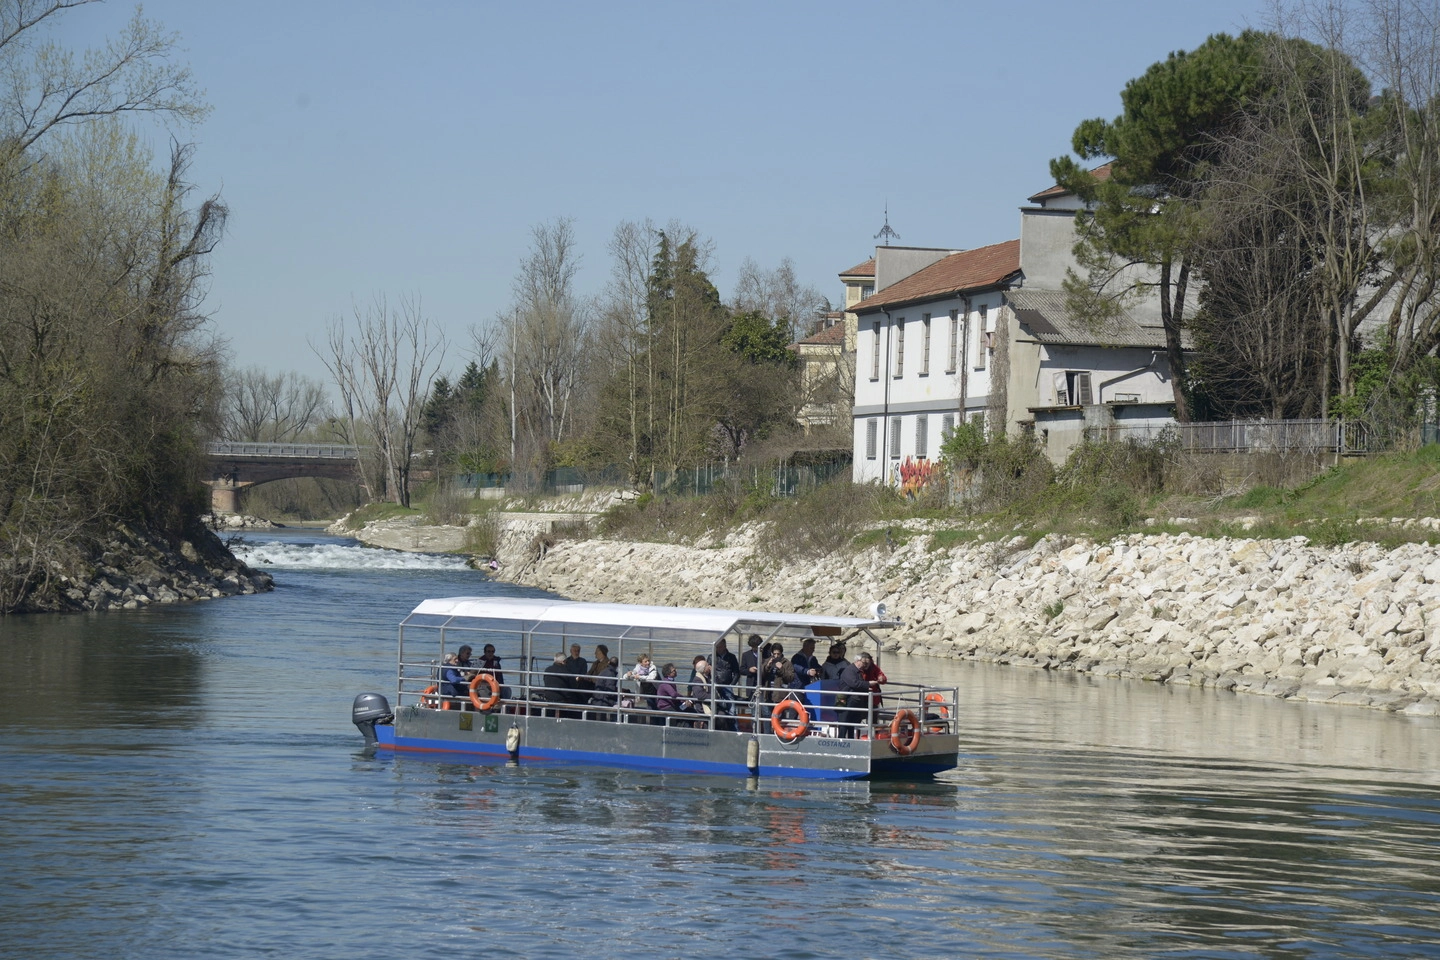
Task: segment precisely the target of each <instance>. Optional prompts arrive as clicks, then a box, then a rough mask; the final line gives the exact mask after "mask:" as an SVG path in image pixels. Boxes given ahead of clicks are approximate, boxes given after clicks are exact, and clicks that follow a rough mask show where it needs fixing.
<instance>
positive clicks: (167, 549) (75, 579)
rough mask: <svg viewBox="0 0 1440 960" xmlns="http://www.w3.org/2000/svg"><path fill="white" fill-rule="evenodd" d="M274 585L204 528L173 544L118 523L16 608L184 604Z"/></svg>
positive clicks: (50, 609)
mask: <svg viewBox="0 0 1440 960" xmlns="http://www.w3.org/2000/svg"><path fill="white" fill-rule="evenodd" d="M273 587H274V582H273V581H272V579H271V577H270V575H269V574H268V573H265V572H263V571H260V570H252V569H250V568H249V567H248V566H246V565H245V564H244V563H242V562H240V561H239V560H237V559H235V557H234V556H232V555H231V553H230V551H229V550H228V549H226V547H225V545H224V543H222V542H221V540H220V538H219V537H217V536H216V535H215V534H214V533H213V532H211V531H210V530H208V529H205V528H203V527H197V528H196V529H195V530H193V531H191V533H190V534H189V536H188V538H187V539H184V540H180V541H178V542H174V543H172V542H171V541H169V540H167V539H166V538H164V537H162V536H159V535H157V534H154V533H151V532H148V531H144V530H138V529H134V528H132V527H128V526H124V525H120V526H117V527H116V528H115V529H114V530H112V531H111V532H110V533H108V534H107V535H106V536H104V537H103V538H102V539H101V540H100V541H99V542H98V543H96V544H95V545H94V546H93V547H92V548H91V549H90V550H88V551H85V552H84V553H77V554H76V555H75V556H73V557H72V558H71V559H70V560H69V561H68V562H66V563H64V564H63V565H62V567H61V569H57V570H56V571H55V575H54V577H53V578H52V580H51V582H50V584H49V585H48V586H47V588H46V589H44V590H42V591H40V592H38V593H36V594H33V595H32V596H31V597H29V598H28V599H27V602H26V603H25V605H24V606H23V607H22V608H21V609H20V610H18V611H16V612H21V613H26V612H28V613H38V612H54V611H79V610H110V609H125V610H134V609H137V608H139V607H144V606H149V605H150V604H152V603H160V604H165V603H180V602H183V601H187V600H212V599H217V598H219V597H229V596H237V595H240V594H252V593H260V592H264V591H266V590H271V589H273Z"/></svg>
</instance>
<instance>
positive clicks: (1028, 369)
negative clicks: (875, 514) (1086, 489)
mask: <svg viewBox="0 0 1440 960" xmlns="http://www.w3.org/2000/svg"><path fill="white" fill-rule="evenodd" d="M1105 172H1108V171H1104V170H1103V168H1102V170H1101V171H1096V173H1097V175H1101V176H1103V175H1104V173H1105ZM1078 207H1079V201H1078V199H1077V198H1076V197H1075V196H1074V195H1073V194H1070V193H1068V192H1066V191H1064V190H1062V189H1060V188H1059V187H1052V188H1050V189H1049V190H1045V191H1042V192H1040V193H1038V194H1036V195H1034V196H1032V197H1031V198H1030V205H1029V206H1026V207H1023V208H1021V217H1020V238H1019V239H1018V240H1009V241H1006V242H1004V243H997V244H992V245H990V246H987V247H979V248H977V249H974V250H963V251H961V250H939V249H930V248H917V247H877V248H876V249H875V260H874V262H873V263H874V291H875V292H874V293H873V294H872V295H870V296H869V297H868V298H866V299H863V300H860V301H858V302H855V303H851V302H849V300H850V298H849V296H848V295H847V303H846V308H847V310H848V311H849V312H850V313H853V314H854V315H855V317H856V327H857V332H856V339H855V407H854V458H855V467H854V478H855V480H856V481H857V482H864V481H871V480H884V481H886V482H889V483H895V482H896V481H897V475H898V471H899V468H900V465H901V464H903V463H904V462H905V461H906V460H907V459H914V460H925V459H933V458H936V457H938V456H939V448H940V444H941V442H942V440H943V438H944V436H945V435H946V434H947V433H948V432H949V431H950V429H952V428H953V427H954V426H955V424H956V423H959V422H961V419H962V418H964V419H968V420H971V421H975V420H976V419H979V422H981V423H983V424H984V425H985V427H986V428H987V429H988V430H1005V431H1006V432H1007V433H1010V434H1012V435H1014V434H1018V433H1020V432H1021V431H1033V432H1034V433H1035V434H1036V435H1037V436H1039V437H1040V438H1041V440H1042V441H1043V442H1044V443H1045V445H1046V450H1047V452H1048V453H1049V455H1050V456H1051V458H1052V459H1055V460H1057V461H1060V460H1063V459H1064V458H1065V456H1066V454H1067V453H1068V452H1069V450H1070V448H1071V447H1073V446H1074V445H1075V444H1077V443H1079V442H1080V441H1081V440H1082V439H1083V438H1084V437H1085V435H1086V433H1087V431H1088V432H1089V433H1090V434H1091V435H1092V436H1093V435H1095V432H1096V431H1097V430H1104V429H1106V428H1108V427H1112V426H1114V425H1116V424H1123V423H1126V422H1129V423H1135V424H1145V425H1149V426H1151V427H1158V426H1160V425H1163V424H1164V423H1168V422H1173V412H1174V411H1173V401H1174V393H1173V388H1172V385H1171V381H1170V369H1169V364H1168V362H1167V360H1166V356H1165V332H1164V329H1163V327H1162V326H1161V323H1160V315H1159V307H1158V303H1156V301H1154V299H1153V298H1152V299H1150V300H1147V301H1143V302H1141V303H1139V304H1136V305H1134V306H1132V307H1131V308H1130V309H1128V310H1126V311H1123V312H1121V313H1120V315H1119V316H1117V317H1116V318H1115V319H1113V320H1111V321H1107V322H1105V323H1103V324H1095V325H1091V324H1087V323H1084V322H1082V321H1080V320H1078V319H1075V318H1074V317H1072V316H1071V314H1070V312H1069V311H1068V310H1067V309H1066V303H1065V293H1064V291H1063V283H1064V281H1065V277H1066V271H1067V269H1069V268H1071V267H1072V266H1073V265H1074V258H1073V255H1072V253H1071V250H1072V248H1073V247H1074V244H1075V231H1074V217H1075V211H1076V210H1077V209H1078ZM861 266H862V267H867V268H868V267H869V263H868V262H867V264H863V265H861ZM857 269H858V268H857ZM851 279H852V278H850V277H848V276H846V275H845V274H842V280H846V282H847V294H848V288H849V287H850V286H852V284H851V283H850V280H851Z"/></svg>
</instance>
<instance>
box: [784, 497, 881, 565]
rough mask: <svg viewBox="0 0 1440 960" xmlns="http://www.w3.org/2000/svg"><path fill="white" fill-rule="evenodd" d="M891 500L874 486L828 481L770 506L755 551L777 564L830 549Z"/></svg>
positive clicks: (870, 520)
mask: <svg viewBox="0 0 1440 960" xmlns="http://www.w3.org/2000/svg"><path fill="white" fill-rule="evenodd" d="M897 500H898V498H897V497H896V495H895V493H894V491H892V490H890V489H889V488H887V487H883V486H881V485H879V484H873V483H868V484H855V483H851V482H850V481H848V480H837V481H832V482H830V483H827V484H825V485H824V486H821V487H817V488H816V489H814V490H812V491H811V492H809V493H807V494H804V495H803V496H799V497H794V498H792V499H790V500H787V501H784V502H780V503H776V504H775V505H774V506H773V507H771V509H770V510H769V512H768V514H767V516H766V519H767V521H768V523H767V524H766V527H765V530H764V532H762V533H761V535H760V538H759V542H758V543H757V544H756V552H757V553H758V554H760V555H761V556H763V557H765V558H766V559H770V560H775V561H777V562H786V561H789V560H794V559H797V558H805V557H823V556H825V555H827V554H831V553H836V552H838V551H840V550H844V549H846V548H848V547H849V546H850V545H851V543H852V541H854V539H855V536H856V535H857V534H858V533H860V532H861V531H862V530H864V528H865V527H866V526H867V525H869V524H870V523H873V522H874V521H875V520H876V519H878V518H879V517H880V516H881V515H882V514H883V512H884V510H885V508H886V507H887V506H888V505H890V504H892V503H894V502H896V501H897Z"/></svg>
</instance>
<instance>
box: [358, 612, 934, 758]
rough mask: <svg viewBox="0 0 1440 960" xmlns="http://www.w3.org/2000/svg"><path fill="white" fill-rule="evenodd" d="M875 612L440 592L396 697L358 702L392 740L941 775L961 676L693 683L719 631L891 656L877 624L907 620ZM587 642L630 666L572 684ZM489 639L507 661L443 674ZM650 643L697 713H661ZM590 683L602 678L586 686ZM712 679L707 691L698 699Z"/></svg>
mask: <svg viewBox="0 0 1440 960" xmlns="http://www.w3.org/2000/svg"><path fill="white" fill-rule="evenodd" d="M872 613H873V616H871V617H869V618H860V617H829V616H814V615H810V614H801V613H758V612H755V611H751V610H708V609H700V608H690V607H647V606H632V605H628V604H618V603H581V602H573V601H561V600H553V599H549V598H521V597H504V598H490V597H452V598H447V599H434V600H426V601H424V602H423V603H421V604H420V605H419V606H417V607H416V608H415V609H414V610H413V611H412V612H411V613H410V615H409V616H407V617H406V618H405V619H404V621H402V622H401V624H400V635H399V657H398V682H397V686H396V702H395V704H394V706H393V709H392V707H391V704H390V703H389V701H388V700H387V699H386V698H385V697H384V696H382V695H381V694H376V693H365V694H361V695H359V696H358V697H356V698H355V703H354V705H353V708H352V711H351V718H352V720H353V721H354V723H355V725H356V726H357V727H359V728H360V731H361V733H362V734H363V735H364V736H365V738H366V740H367V742H370V743H373V744H374V745H375V746H377V747H378V748H380V749H385V750H406V751H430V752H438V753H456V754H470V755H480V756H487V757H500V758H509V759H511V760H531V759H534V760H557V761H580V762H589V763H603V764H610V765H618V766H629V767H642V768H648V769H655V770H675V771H686V772H694V773H709V774H722V775H737V776H784V777H809V778H819V779H854V778H860V777H868V776H873V775H886V776H889V775H898V776H927V775H931V774H934V773H937V772H939V771H942V770H948V769H951V768H953V767H954V766H956V763H957V761H958V753H959V737H958V734H957V733H956V729H955V721H956V702H955V701H956V693H957V691H956V689H955V688H954V687H936V686H929V685H924V684H909V683H886V684H885V686H884V688H883V689H882V690H881V691H880V694H879V697H878V699H879V701H880V702H876V700H877V698H876V697H875V696H867V695H865V694H863V693H862V694H858V695H855V694H844V693H841V692H839V691H837V690H836V688H835V687H836V685H835V683H834V682H832V681H826V682H823V683H819V682H817V683H813V684H811V685H810V686H809V687H808V688H804V689H798V690H793V689H788V688H787V689H781V688H749V687H745V686H733V687H729V688H726V687H720V686H716V685H713V684H712V685H709V686H708V687H707V688H703V689H699V690H697V691H691V690H689V689H688V687H687V680H688V679H689V678H690V676H691V666H692V662H693V661H694V659H695V657H696V655H697V654H700V655H703V656H705V657H706V658H714V657H715V656H716V653H717V647H718V644H719V642H720V641H724V642H725V643H726V648H727V649H728V650H729V651H733V652H734V655H735V656H737V657H738V656H739V655H740V654H741V653H742V652H743V651H745V650H746V649H747V645H748V643H749V641H750V638H752V637H759V638H760V640H761V643H762V644H772V643H779V644H782V645H783V648H784V651H785V657H786V658H787V659H788V658H789V657H790V656H792V655H793V654H795V653H797V652H798V651H799V650H800V647H801V644H802V643H804V642H805V641H806V640H813V641H815V644H816V648H817V650H816V656H817V658H818V659H820V660H822V661H823V660H824V659H825V656H826V653H827V652H828V650H829V648H830V645H831V644H832V643H836V642H843V643H845V644H846V645H847V654H848V655H849V656H857V655H858V654H859V653H860V652H861V651H862V650H864V651H868V652H870V653H871V655H872V656H874V657H875V658H877V661H878V658H879V654H880V642H879V639H878V636H877V634H879V633H881V632H883V631H885V630H889V629H892V628H894V627H896V626H899V625H900V624H899V622H898V621H895V620H886V619H884V608H883V606H880V605H876V607H875V608H872ZM575 644H578V645H580V647H581V649H582V650H583V651H584V653H585V654H586V655H589V654H590V653H591V652H592V651H593V650H594V648H595V647H597V646H600V645H604V646H605V647H607V648H608V651H609V655H610V656H611V657H612V658H614V659H615V660H616V661H617V662H618V664H619V665H620V666H619V671H618V672H619V674H620V676H619V677H614V678H606V677H604V676H601V677H598V678H597V677H583V676H577V675H576V674H575V673H574V672H573V669H572V672H570V673H569V674H568V677H569V679H568V680H567V679H566V677H562V676H560V675H559V674H560V673H562V672H563V671H562V670H561V664H560V663H558V662H557V661H558V659H559V658H558V657H557V654H559V655H560V656H563V655H564V654H565V653H566V652H567V651H569V650H570V648H571V646H572V645H575ZM486 645H493V646H494V648H495V655H496V656H498V657H499V659H500V669H498V670H495V669H489V670H487V669H485V668H484V667H476V666H473V665H472V667H471V668H470V672H469V674H467V675H471V674H473V675H471V676H470V681H469V683H468V685H465V686H464V687H460V686H457V685H455V684H453V683H449V684H447V683H444V682H443V681H442V679H441V671H442V670H443V669H444V666H445V664H446V663H447V658H448V657H450V656H452V655H453V654H454V653H455V652H456V651H457V650H458V649H459V648H460V647H461V646H469V647H471V648H473V650H474V651H475V652H476V653H477V654H478V653H479V652H480V651H482V650H483V649H484V647H485V646H486ZM760 649H762V650H763V649H764V647H763V646H762V647H761V648H760ZM641 654H645V655H646V656H647V657H648V658H649V659H650V662H651V663H653V664H654V665H656V666H657V667H658V666H661V665H663V664H666V663H667V662H669V663H674V664H675V665H676V666H677V667H678V668H679V670H680V673H679V676H678V677H677V678H676V681H675V682H676V686H677V687H678V688H679V692H680V694H681V697H680V698H679V700H677V701H676V702H675V705H678V706H681V707H685V706H688V707H691V708H692V709H690V710H688V711H687V710H683V709H662V707H665V706H667V704H666V703H665V699H666V698H664V697H657V696H656V692H657V691H656V689H655V686H654V685H653V684H650V683H648V682H641V681H637V680H634V679H627V678H626V677H625V675H626V674H627V673H629V672H630V669H631V667H632V666H633V665H634V664H635V663H636V662H637V659H638V658H639V656H640V655H641ZM475 662H477V661H476V659H475V658H474V657H472V664H473V663H475ZM547 667H548V668H549V670H548V671H547V670H546V669H545V668H547ZM607 679H608V681H609V682H606V681H607ZM452 680H453V677H452ZM597 680H598V681H599V682H598V683H597V682H596V681H597ZM586 682H589V683H590V684H593V685H594V686H595V688H596V689H595V690H594V691H593V692H592V691H589V690H586V689H584V685H585V683H586ZM562 684H571V685H572V686H562ZM612 684H613V685H612ZM706 690H708V697H706V696H699V697H690V696H687V695H688V694H689V693H691V692H699V693H702V694H703V693H705V692H706ZM662 692H668V691H662ZM842 698H843V699H842ZM775 701H779V702H775Z"/></svg>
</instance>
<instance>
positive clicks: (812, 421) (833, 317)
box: [790, 312, 855, 433]
mask: <svg viewBox="0 0 1440 960" xmlns="http://www.w3.org/2000/svg"><path fill="white" fill-rule="evenodd" d="M845 330H846V326H845V318H844V315H843V314H842V313H839V312H835V313H827V314H826V315H825V316H824V317H822V318H821V321H820V324H819V325H818V327H817V328H816V330H815V332H814V333H812V334H811V335H810V336H808V337H806V338H805V339H804V340H800V341H798V342H797V343H793V344H791V345H790V349H791V350H794V351H795V354H796V356H797V357H798V358H799V360H800V383H801V388H802V390H803V391H804V397H805V402H804V404H803V405H802V406H801V408H800V414H799V417H798V419H799V421H800V425H801V426H802V427H804V428H805V432H806V433H810V432H811V431H812V430H814V429H816V428H817V427H828V426H831V425H833V424H835V423H839V422H841V421H843V420H845V419H846V418H847V417H848V416H849V413H850V406H851V404H852V402H853V400H854V396H855V390H854V384H855V355H854V353H853V352H849V351H847V350H846V349H845V340H846V335H845Z"/></svg>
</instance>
